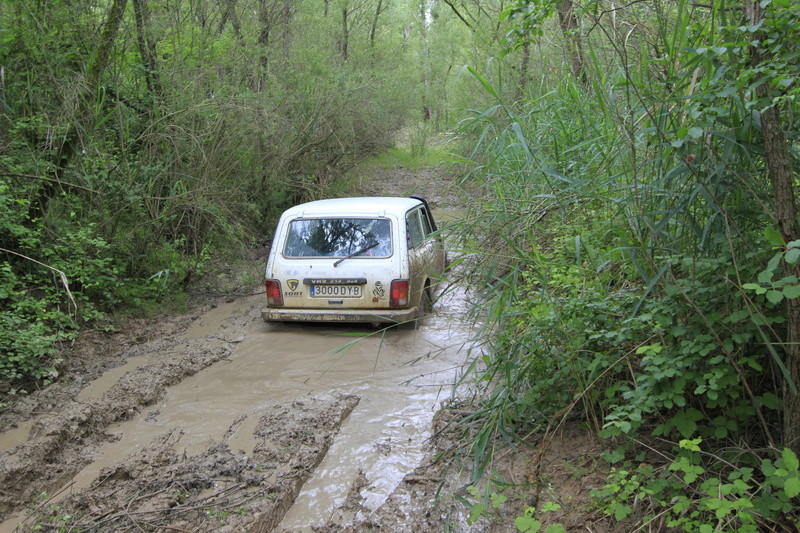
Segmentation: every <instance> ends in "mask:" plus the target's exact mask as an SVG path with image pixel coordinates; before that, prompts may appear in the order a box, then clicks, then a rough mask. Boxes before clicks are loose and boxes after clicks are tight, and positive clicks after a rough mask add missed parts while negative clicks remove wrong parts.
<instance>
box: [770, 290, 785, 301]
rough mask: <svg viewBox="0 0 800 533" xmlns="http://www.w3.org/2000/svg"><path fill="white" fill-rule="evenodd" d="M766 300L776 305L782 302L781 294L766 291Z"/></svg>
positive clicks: (779, 292)
mask: <svg viewBox="0 0 800 533" xmlns="http://www.w3.org/2000/svg"><path fill="white" fill-rule="evenodd" d="M767 300H769V301H770V302H772V303H774V304H776V303H779V302H780V301H781V300H783V293H782V292H781V291H775V290H770V291H767Z"/></svg>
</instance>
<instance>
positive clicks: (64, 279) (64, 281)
mask: <svg viewBox="0 0 800 533" xmlns="http://www.w3.org/2000/svg"><path fill="white" fill-rule="evenodd" d="M0 252H6V253H7V254H12V255H16V256H18V257H21V258H23V259H27V260H28V261H30V262H32V263H36V264H37V265H41V266H43V267H45V268H49V269H50V270H52V271H53V272H57V273H58V276H59V277H60V278H61V284H62V285H64V290H65V291H67V296H68V297H69V301H70V302H72V306H73V307H74V308H75V311H77V310H78V304H77V303H75V298H73V297H72V292H71V291H70V290H69V281H68V280H67V275H66V274H64V272H63V271H61V270H59V269H57V268H55V267H51V266H50V265H45V264H44V263H42V262H41V261H37V260H36V259H33V258H32V257H28V256H27V255H22V254H21V253H19V252H14V251H13V250H6V249H5V248H0Z"/></svg>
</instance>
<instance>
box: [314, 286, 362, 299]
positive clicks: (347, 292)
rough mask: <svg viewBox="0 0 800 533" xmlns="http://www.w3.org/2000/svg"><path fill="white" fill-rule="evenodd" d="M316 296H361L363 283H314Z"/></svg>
mask: <svg viewBox="0 0 800 533" xmlns="http://www.w3.org/2000/svg"><path fill="white" fill-rule="evenodd" d="M311 296H312V297H315V298H361V285H312V286H311Z"/></svg>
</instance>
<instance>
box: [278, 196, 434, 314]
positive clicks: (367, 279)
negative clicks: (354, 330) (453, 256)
mask: <svg viewBox="0 0 800 533" xmlns="http://www.w3.org/2000/svg"><path fill="white" fill-rule="evenodd" d="M444 269H445V252H444V246H443V243H442V240H441V238H440V236H439V233H438V232H437V228H436V222H435V221H434V219H433V215H432V214H431V211H430V209H429V207H428V204H427V202H426V201H425V200H424V199H423V198H421V197H418V196H416V197H409V198H395V197H365V198H336V199H330V200H319V201H316V202H308V203H305V204H301V205H298V206H295V207H293V208H291V209H289V210H287V211H286V212H285V213H284V214H283V215H282V216H281V219H280V221H279V222H278V226H277V229H276V231H275V237H274V240H273V245H272V248H271V250H270V254H269V258H268V260H267V268H266V275H265V278H266V292H267V308H266V309H265V310H264V311H263V313H262V316H263V317H264V319H265V320H266V321H268V322H283V321H322V322H369V323H374V324H380V323H403V322H410V321H414V320H415V319H418V318H421V317H422V316H423V315H424V314H425V313H426V311H427V310H428V309H429V308H430V305H431V301H432V296H433V289H434V287H435V285H436V283H437V281H438V280H439V279H440V277H441V275H442V273H443V272H444Z"/></svg>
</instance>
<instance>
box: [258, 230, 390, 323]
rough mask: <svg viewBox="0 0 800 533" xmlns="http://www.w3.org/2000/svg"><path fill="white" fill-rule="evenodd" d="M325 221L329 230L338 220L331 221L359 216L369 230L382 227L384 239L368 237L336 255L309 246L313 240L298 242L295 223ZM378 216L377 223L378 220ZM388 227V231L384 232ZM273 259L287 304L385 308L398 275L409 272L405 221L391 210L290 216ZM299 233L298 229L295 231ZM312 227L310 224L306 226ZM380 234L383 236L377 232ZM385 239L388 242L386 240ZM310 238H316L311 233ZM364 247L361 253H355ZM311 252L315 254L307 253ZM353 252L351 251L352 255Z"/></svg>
mask: <svg viewBox="0 0 800 533" xmlns="http://www.w3.org/2000/svg"><path fill="white" fill-rule="evenodd" d="M321 220H323V221H325V224H326V226H327V227H326V232H327V233H331V232H332V231H333V230H331V227H332V225H333V223H328V221H336V220H344V221H350V222H353V221H355V222H356V223H357V224H356V225H360V227H361V228H362V229H363V230H364V231H368V230H367V228H369V231H375V232H378V231H380V232H381V237H380V240H381V241H382V244H381V245H379V246H375V247H370V245H371V244H372V242H373V241H370V240H365V242H364V243H363V244H360V245H358V246H355V248H354V249H353V250H352V252H348V253H344V252H336V253H337V255H336V256H335V257H322V256H317V255H314V254H315V253H314V252H306V251H304V249H303V247H304V246H306V244H308V242H306V243H303V242H300V243H298V242H292V241H291V239H292V237H291V235H292V231H291V229H290V228H291V226H292V224H293V223H294V224H296V225H297V224H299V225H305V226H307V227H308V228H311V231H313V228H314V227H315V226H320V224H321V223H320V222H319V221H321ZM373 222H374V223H373ZM384 231H385V232H386V234H385V235H383V233H382V232H384ZM279 232H280V238H279V239H276V242H275V244H274V246H276V248H277V249H276V250H274V251H273V252H274V256H273V260H272V261H271V267H270V268H269V269H268V270H269V271H268V272H267V276H268V277H271V278H274V279H277V280H279V281H280V283H281V287H282V289H281V290H282V295H283V307H285V308H297V309H381V308H388V307H389V290H390V285H391V282H392V280H394V279H397V278H398V277H401V276H402V275H403V263H405V262H404V261H402V254H401V250H402V248H404V246H403V247H401V246H399V245H398V241H399V239H400V238H401V231H400V228H399V221H398V220H397V218H396V217H394V216H392V215H391V214H384V215H382V216H380V217H358V216H355V215H324V216H320V217H295V218H293V219H291V220H287V221H285V224H284V225H283V227H282V228H280V229H279ZM294 233H295V234H296V233H297V232H296V231H295V232H294ZM306 233H308V230H307V229H306ZM376 238H377V237H376ZM383 239H385V241H386V242H385V243H384V242H383ZM308 240H309V242H310V241H311V240H312V239H311V237H308ZM355 252H358V253H355ZM304 253H309V254H310V256H303V254H304ZM350 253H353V255H352V256H351V257H348V255H350Z"/></svg>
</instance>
